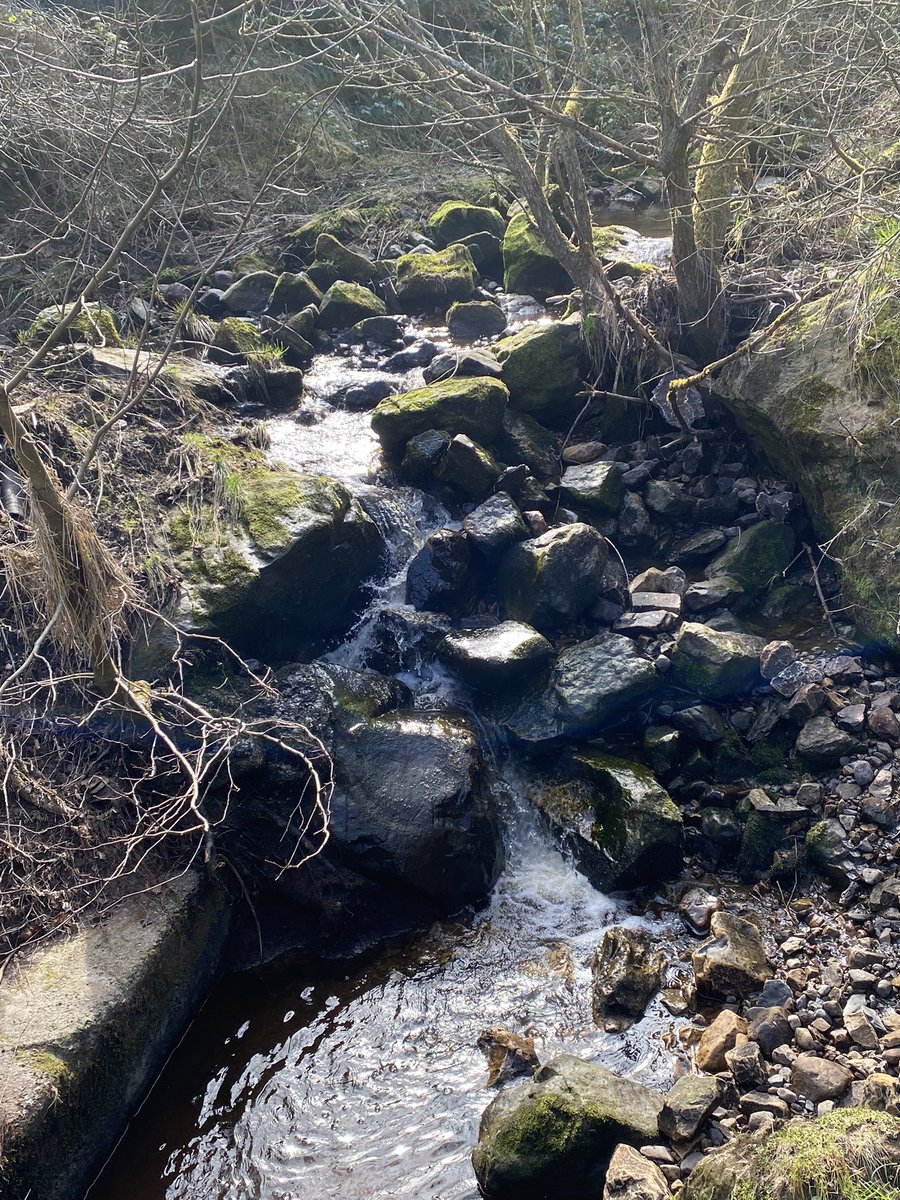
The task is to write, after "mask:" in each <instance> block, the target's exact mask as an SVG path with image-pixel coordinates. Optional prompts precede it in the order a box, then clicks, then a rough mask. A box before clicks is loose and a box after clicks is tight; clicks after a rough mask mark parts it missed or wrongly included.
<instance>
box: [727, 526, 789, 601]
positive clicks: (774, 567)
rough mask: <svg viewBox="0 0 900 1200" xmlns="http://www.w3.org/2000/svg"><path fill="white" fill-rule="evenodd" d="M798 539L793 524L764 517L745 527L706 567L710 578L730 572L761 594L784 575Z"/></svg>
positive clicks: (751, 590)
mask: <svg viewBox="0 0 900 1200" xmlns="http://www.w3.org/2000/svg"><path fill="white" fill-rule="evenodd" d="M796 543H797V539H796V538H795V537H794V531H793V530H792V529H791V527H790V525H779V524H778V523H777V522H775V521H760V522H759V523H758V524H756V525H751V526H750V528H749V529H744V530H742V531H741V533H740V534H739V535H738V536H737V537H736V538H734V539H733V540H732V541H731V542H730V543H729V544H728V545H727V546H726V547H725V549H724V550H723V552H722V553H721V554H720V555H719V556H718V558H715V559H713V561H712V562H711V563H710V564H709V566H708V567H707V568H706V572H705V574H706V578H707V579H712V578H713V577H714V576H716V575H729V576H731V578H732V579H736V580H737V581H738V583H740V584H743V586H744V589H745V591H746V592H747V593H749V595H751V596H758V595H759V594H760V593H761V592H764V591H765V590H766V589H767V588H769V587H770V586H771V585H772V584H773V583H774V582H776V581H778V580H779V579H780V578H781V574H782V572H783V571H784V570H785V568H786V567H787V566H788V564H789V563H790V562H791V561H792V559H793V557H794V550H795V547H796Z"/></svg>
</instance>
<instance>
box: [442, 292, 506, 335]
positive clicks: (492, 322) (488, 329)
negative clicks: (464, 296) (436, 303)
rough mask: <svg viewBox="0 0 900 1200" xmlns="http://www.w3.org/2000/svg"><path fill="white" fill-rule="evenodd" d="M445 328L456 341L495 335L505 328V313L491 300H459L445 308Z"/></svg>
mask: <svg viewBox="0 0 900 1200" xmlns="http://www.w3.org/2000/svg"><path fill="white" fill-rule="evenodd" d="M447 328H448V329H449V330H450V336H451V337H452V338H453V340H454V341H456V342H474V341H477V339H478V338H486V337H495V336H496V335H497V334H498V333H503V331H504V329H506V313H504V311H503V309H502V308H501V307H500V305H499V304H495V303H494V302H493V300H466V301H459V302H457V303H456V304H451V305H450V308H449V309H448V310H447Z"/></svg>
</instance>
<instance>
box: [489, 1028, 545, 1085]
mask: <svg viewBox="0 0 900 1200" xmlns="http://www.w3.org/2000/svg"><path fill="white" fill-rule="evenodd" d="M478 1049H479V1050H480V1051H481V1053H482V1054H483V1055H484V1056H485V1058H486V1059H487V1060H488V1077H487V1086H488V1087H496V1086H497V1085H498V1084H501V1083H509V1081H510V1080H511V1079H517V1078H519V1077H520V1076H522V1075H533V1074H534V1072H535V1070H536V1069H537V1067H538V1066H539V1065H540V1064H539V1063H538V1057H537V1054H536V1053H535V1049H534V1038H530V1037H522V1035H521V1034H519V1033H510V1032H509V1031H508V1030H506V1029H500V1028H496V1027H495V1028H493V1029H485V1030H483V1031H482V1032H481V1033H480V1034H479V1035H478Z"/></svg>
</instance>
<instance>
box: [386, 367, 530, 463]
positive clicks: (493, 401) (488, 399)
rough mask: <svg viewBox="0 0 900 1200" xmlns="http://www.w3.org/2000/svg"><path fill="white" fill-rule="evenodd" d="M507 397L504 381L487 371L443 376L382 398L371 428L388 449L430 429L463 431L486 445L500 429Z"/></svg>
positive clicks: (453, 431) (394, 447) (394, 448)
mask: <svg viewBox="0 0 900 1200" xmlns="http://www.w3.org/2000/svg"><path fill="white" fill-rule="evenodd" d="M508 398H509V392H508V391H507V390H506V387H505V385H504V384H502V383H501V382H500V380H499V379H491V378H490V377H489V376H486V375H485V376H480V377H464V378H461V379H444V380H442V381H441V382H440V383H431V384H428V385H427V386H426V387H421V388H413V390H412V391H410V392H403V393H401V394H399V395H396V396H388V397H387V399H386V400H382V401H381V403H380V404H379V405H378V406H377V407H376V409H375V411H374V412H373V413H372V428H373V429H374V431H375V433H376V434H377V436H378V438H379V440H380V441H381V443H382V445H383V446H384V447H385V448H386V449H389V450H397V449H399V448H400V447H402V446H403V445H404V444H405V443H406V442H408V441H409V439H410V438H411V437H415V436H416V434H419V433H425V431H426V430H429V429H441V430H445V431H446V432H448V433H450V434H458V433H462V434H465V435H466V436H467V437H470V438H472V439H474V440H475V441H476V442H478V443H479V444H481V445H486V444H488V443H490V442H491V441H492V440H493V438H494V437H495V436H496V434H497V432H498V430H499V429H500V423H501V422H502V420H503V413H504V412H505V410H506V403H507V400H508Z"/></svg>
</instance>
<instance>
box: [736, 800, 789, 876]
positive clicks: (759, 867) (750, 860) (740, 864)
mask: <svg viewBox="0 0 900 1200" xmlns="http://www.w3.org/2000/svg"><path fill="white" fill-rule="evenodd" d="M783 840H784V828H783V826H782V825H781V823H780V822H779V821H778V820H777V819H776V818H774V817H770V816H767V815H766V814H765V813H760V812H752V813H751V814H750V816H749V817H748V818H747V823H746V825H745V826H744V833H743V837H742V838H741V849H740V853H739V854H738V861H737V869H738V874H739V875H740V877H741V879H743V880H746V881H747V882H752V881H753V880H755V879H759V877H760V876H761V875H763V874H764V873H765V872H766V871H768V870H770V869H771V867H772V864H773V862H774V861H775V852H776V851H777V850H778V848H779V847H780V846H781V843H782V841H783Z"/></svg>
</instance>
